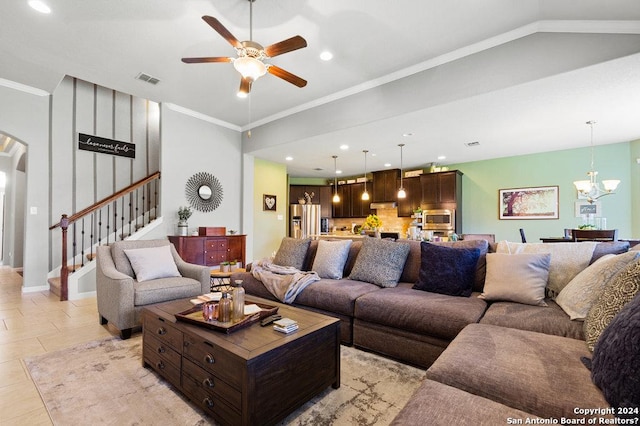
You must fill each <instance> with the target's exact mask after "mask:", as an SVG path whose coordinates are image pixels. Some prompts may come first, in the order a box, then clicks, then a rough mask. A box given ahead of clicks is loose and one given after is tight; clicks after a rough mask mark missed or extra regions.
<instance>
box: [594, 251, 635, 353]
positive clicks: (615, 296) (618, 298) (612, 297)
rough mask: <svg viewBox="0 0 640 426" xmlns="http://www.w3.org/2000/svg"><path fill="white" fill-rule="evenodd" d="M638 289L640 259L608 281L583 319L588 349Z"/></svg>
mask: <svg viewBox="0 0 640 426" xmlns="http://www.w3.org/2000/svg"><path fill="white" fill-rule="evenodd" d="M639 291H640V260H636V261H634V262H632V263H630V264H628V265H627V267H626V268H625V269H623V270H622V271H620V272H619V273H618V274H617V275H615V276H614V277H613V278H612V279H611V280H610V281H609V283H608V284H607V285H606V287H605V288H604V290H603V291H602V295H601V296H600V297H599V298H598V300H597V302H596V303H595V304H594V305H593V306H592V307H591V309H590V310H589V313H588V314H587V318H586V319H585V321H584V335H585V340H586V342H587V346H588V347H589V350H591V351H593V348H594V346H595V344H596V342H597V341H598V338H599V337H600V335H601V334H602V332H603V330H604V329H605V328H607V326H608V325H609V323H611V320H612V319H613V317H615V316H616V315H617V314H618V313H619V312H620V311H621V310H622V308H623V307H624V305H626V304H627V303H629V301H630V300H631V299H633V298H634V297H635V295H636V294H638V292H639Z"/></svg>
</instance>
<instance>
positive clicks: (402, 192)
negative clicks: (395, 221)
mask: <svg viewBox="0 0 640 426" xmlns="http://www.w3.org/2000/svg"><path fill="white" fill-rule="evenodd" d="M398 146H399V147H400V189H398V198H407V192H406V191H405V190H404V186H403V185H402V175H403V174H404V173H403V172H402V147H403V146H404V144H403V143H399V144H398Z"/></svg>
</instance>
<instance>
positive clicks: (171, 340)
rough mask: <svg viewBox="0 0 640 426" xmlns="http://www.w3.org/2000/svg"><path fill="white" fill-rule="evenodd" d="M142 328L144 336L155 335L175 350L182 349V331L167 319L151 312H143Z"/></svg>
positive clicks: (179, 350)
mask: <svg viewBox="0 0 640 426" xmlns="http://www.w3.org/2000/svg"><path fill="white" fill-rule="evenodd" d="M143 328H144V333H145V334H144V335H145V336H147V335H151V336H155V337H156V338H158V339H160V340H161V341H162V342H163V343H165V344H166V345H168V346H170V347H172V348H173V349H175V350H176V351H178V352H181V351H182V332H181V331H180V330H178V329H177V328H175V327H174V326H173V325H172V324H171V323H170V322H169V321H166V320H164V319H163V318H160V317H157V316H155V315H153V314H145V316H144V324H143Z"/></svg>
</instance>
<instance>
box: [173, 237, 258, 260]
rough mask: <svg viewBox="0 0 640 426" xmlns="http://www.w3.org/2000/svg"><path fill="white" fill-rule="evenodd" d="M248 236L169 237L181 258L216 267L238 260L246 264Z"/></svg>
mask: <svg viewBox="0 0 640 426" xmlns="http://www.w3.org/2000/svg"><path fill="white" fill-rule="evenodd" d="M246 238H247V236H246V235H224V236H189V237H182V236H174V235H171V236H169V241H171V242H172V243H173V245H174V246H175V247H176V250H177V251H178V254H179V255H180V257H181V258H182V259H183V260H184V261H185V262H188V263H195V264H197V265H205V266H216V265H219V264H221V263H222V262H230V261H233V260H237V261H238V262H242V266H245V265H246V263H245V261H246V259H245V257H246V248H245V247H246Z"/></svg>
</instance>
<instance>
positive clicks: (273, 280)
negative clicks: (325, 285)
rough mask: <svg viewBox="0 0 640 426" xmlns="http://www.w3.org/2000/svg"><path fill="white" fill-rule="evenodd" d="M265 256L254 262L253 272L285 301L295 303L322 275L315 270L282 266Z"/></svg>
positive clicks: (270, 290) (255, 276)
mask: <svg viewBox="0 0 640 426" xmlns="http://www.w3.org/2000/svg"><path fill="white" fill-rule="evenodd" d="M271 260H272V259H270V258H265V259H261V260H259V261H257V262H254V263H253V266H252V269H251V274H252V275H253V277H254V278H255V279H257V280H260V281H261V282H262V284H264V286H265V287H266V288H267V290H269V292H271V294H273V295H274V296H275V297H277V298H278V300H280V301H281V302H284V303H289V304H291V303H293V301H294V300H295V299H296V297H297V296H298V294H300V292H301V291H302V290H304V289H305V287H307V286H308V285H309V284H311V283H313V282H315V281H318V280H319V279H320V277H319V276H318V274H317V273H315V272H303V271H300V270H298V269H296V268H294V267H291V266H280V265H276V264H274V263H272V261H271Z"/></svg>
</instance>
